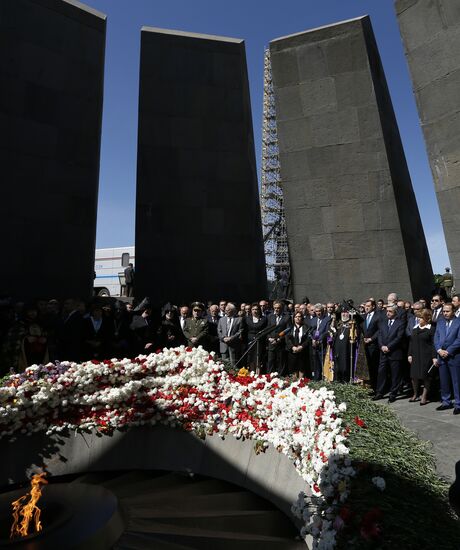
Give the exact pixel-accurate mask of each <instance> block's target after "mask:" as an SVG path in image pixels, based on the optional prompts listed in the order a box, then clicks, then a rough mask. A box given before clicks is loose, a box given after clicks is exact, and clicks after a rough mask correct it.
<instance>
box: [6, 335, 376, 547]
mask: <svg viewBox="0 0 460 550" xmlns="http://www.w3.org/2000/svg"><path fill="white" fill-rule="evenodd" d="M345 410H346V405H345V403H340V404H337V403H336V399H335V395H334V392H333V391H331V390H330V389H328V388H327V387H320V388H316V389H314V388H312V387H310V386H309V384H308V381H307V380H305V379H301V380H299V381H296V382H293V383H291V382H289V381H286V380H283V379H280V378H278V377H277V376H276V375H272V376H271V375H262V376H256V375H254V374H250V373H249V372H247V371H246V370H245V369H241V370H240V371H239V372H238V373H237V374H236V375H233V374H231V373H229V372H227V371H226V370H225V369H224V366H223V365H222V364H221V363H220V362H219V361H217V360H216V359H215V357H214V355H213V354H209V353H208V352H206V351H205V350H203V349H202V348H201V347H199V348H186V347H184V346H181V347H178V348H172V349H166V348H165V349H163V350H158V351H157V352H156V353H153V354H151V355H148V356H139V357H137V358H135V359H123V360H117V359H112V360H108V361H103V362H98V361H94V360H93V361H89V362H85V363H81V364H76V363H70V362H62V363H58V364H55V365H52V364H49V365H46V366H43V365H40V366H36V365H34V366H32V367H29V368H28V369H27V370H26V371H25V372H24V373H21V374H14V375H11V376H9V377H7V378H6V379H5V380H4V381H3V385H2V386H1V387H0V437H10V438H14V437H15V436H16V435H17V434H31V433H33V432H37V431H46V432H47V434H51V433H55V432H60V431H63V430H68V429H70V430H78V431H87V430H97V431H98V432H99V433H107V434H110V433H111V432H113V431H114V430H116V429H121V428H124V427H129V426H139V425H155V424H163V425H168V426H170V427H178V428H182V429H184V430H187V431H193V432H194V433H196V434H198V435H199V436H200V437H206V436H207V435H213V434H216V435H218V436H220V437H225V436H226V435H232V436H234V437H236V438H247V439H251V440H254V442H255V450H256V452H263V450H264V449H265V448H266V447H267V446H268V444H269V443H271V444H272V445H273V446H274V447H275V448H276V449H277V450H278V451H279V452H283V453H284V454H286V455H287V456H289V457H290V459H291V460H292V461H293V463H294V466H295V468H296V470H297V471H298V473H299V474H300V475H301V476H302V478H303V479H304V480H305V482H306V485H307V486H308V488H309V491H308V492H309V493H310V494H311V495H312V496H307V494H306V493H301V494H300V495H299V498H298V501H297V502H296V503H295V504H294V505H293V508H292V510H293V512H294V513H295V514H296V515H297V516H298V517H299V518H302V520H303V523H304V527H303V528H302V532H301V534H302V536H303V537H306V536H307V535H309V534H311V535H312V536H313V540H314V547H315V548H317V549H323V550H324V549H331V548H333V547H334V546H335V542H336V534H337V531H338V530H339V529H340V527H341V523H340V522H342V524H343V518H341V517H340V513H339V511H340V510H341V509H343V503H344V502H345V501H346V500H347V497H348V494H349V487H350V480H351V478H352V477H353V476H354V475H355V470H354V468H353V467H352V464H351V460H350V459H349V457H348V454H349V449H348V446H347V436H348V433H349V431H350V428H349V427H346V426H345V424H344V421H343V418H342V416H341V415H342V413H344V411H345ZM356 424H357V425H358V426H359V427H361V428H365V423H364V421H362V420H361V419H360V418H358V417H357V419H356ZM374 483H375V484H376V486H378V487H379V489H380V490H383V488H384V481H383V479H381V478H378V480H377V478H376V481H374Z"/></svg>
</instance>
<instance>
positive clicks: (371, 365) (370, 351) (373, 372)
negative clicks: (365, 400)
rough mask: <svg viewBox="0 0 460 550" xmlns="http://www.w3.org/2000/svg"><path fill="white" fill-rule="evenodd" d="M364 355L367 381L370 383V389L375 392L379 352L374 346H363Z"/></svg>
mask: <svg viewBox="0 0 460 550" xmlns="http://www.w3.org/2000/svg"><path fill="white" fill-rule="evenodd" d="M364 353H365V355H366V362H367V368H368V370H369V381H370V383H371V388H372V389H373V390H374V391H375V392H376V391H377V378H378V372H379V363H380V350H379V348H378V347H377V346H376V345H375V344H374V345H373V344H369V345H367V344H364Z"/></svg>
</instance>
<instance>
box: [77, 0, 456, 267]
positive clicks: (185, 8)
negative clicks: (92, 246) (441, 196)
mask: <svg viewBox="0 0 460 550" xmlns="http://www.w3.org/2000/svg"><path fill="white" fill-rule="evenodd" d="M87 4H89V5H91V6H92V7H93V8H96V9H98V10H100V11H102V12H103V13H105V14H106V15H107V44H106V61H105V95H104V114H103V126H102V150H101V172H100V186H99V210H98V227H97V247H98V248H102V247H112V246H126V245H131V244H133V243H134V216H135V185H136V147H137V104H138V85H139V54H140V29H141V27H142V26H143V25H149V26H154V27H164V28H168V29H179V30H185V31H191V32H200V33H207V34H216V35H223V36H231V37H235V38H243V39H244V40H245V42H246V55H247V59H248V69H249V79H250V87H251V101H252V113H253V122H254V137H255V143H256V154H257V159H258V163H259V164H260V154H261V153H260V142H261V133H262V132H261V128H262V92H263V51H264V47H265V46H266V45H267V44H268V43H269V42H270V40H273V39H274V38H277V37H280V36H285V35H287V34H292V33H295V32H301V31H304V30H307V29H311V28H314V27H318V26H321V25H326V24H330V23H334V22H337V21H341V20H344V19H351V18H353V17H359V16H361V15H365V14H368V15H370V17H371V20H372V24H373V27H374V32H375V35H376V38H377V43H378V46H379V49H380V55H381V57H382V62H383V66H384V68H385V73H386V77H387V80H388V86H389V89H390V93H391V96H392V100H393V105H394V108H395V112H396V117H397V120H398V124H399V129H400V132H401V137H402V141H403V145H404V149H405V153H406V158H407V162H408V165H409V170H410V173H411V177H412V183H413V186H414V190H415V194H416V197H417V202H418V205H419V209H420V214H421V216H422V222H423V226H424V229H425V235H426V238H427V242H428V247H429V250H430V255H431V260H432V263H433V270H434V271H435V272H438V273H439V272H441V273H442V272H443V271H444V267H445V266H446V265H449V261H448V257H447V251H446V245H445V240H444V235H443V230H442V225H441V219H440V215H439V209H438V205H437V202H436V197H435V193H434V187H433V180H432V176H431V172H430V168H429V164H428V159H427V155H426V151H425V146H424V142H423V137H422V133H421V129H420V126H419V120H418V114H417V109H416V105H415V100H414V96H413V93H412V87H411V82H410V78H409V73H408V68H407V64H406V60H405V58H404V52H403V47H402V43H401V38H400V35H399V30H398V25H397V20H396V16H395V13H394V7H393V0H321V1H317V0H283V1H281V0H278V1H274V0H264V1H263V2H262V1H261V0H245V1H243V0H232V1H223V0H90V1H88V2H87ZM408 215H410V212H408Z"/></svg>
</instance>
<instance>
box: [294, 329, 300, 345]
mask: <svg viewBox="0 0 460 550" xmlns="http://www.w3.org/2000/svg"><path fill="white" fill-rule="evenodd" d="M294 344H295V345H296V346H298V345H299V327H296V328H295V331H294Z"/></svg>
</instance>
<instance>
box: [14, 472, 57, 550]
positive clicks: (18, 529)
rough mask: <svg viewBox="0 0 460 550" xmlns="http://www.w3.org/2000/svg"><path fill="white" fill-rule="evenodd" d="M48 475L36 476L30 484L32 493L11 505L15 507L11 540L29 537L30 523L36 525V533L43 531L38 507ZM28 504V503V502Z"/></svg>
mask: <svg viewBox="0 0 460 550" xmlns="http://www.w3.org/2000/svg"><path fill="white" fill-rule="evenodd" d="M45 476H46V474H45V473H42V474H35V475H34V476H33V477H32V480H31V482H30V492H29V493H26V494H25V495H24V496H22V497H21V498H18V500H15V501H14V502H12V503H11V506H12V507H13V525H12V527H11V533H10V539H14V538H15V537H27V535H29V534H30V533H29V523H30V522H31V521H33V522H34V523H35V532H36V533H39V532H40V531H41V530H42V524H41V522H40V514H41V510H40V508H39V507H38V506H37V502H38V500H39V498H40V497H41V496H42V490H41V486H42V485H45V484H47V483H48V482H47V481H46V479H45ZM27 500H28V502H27V503H26V501H27Z"/></svg>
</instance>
